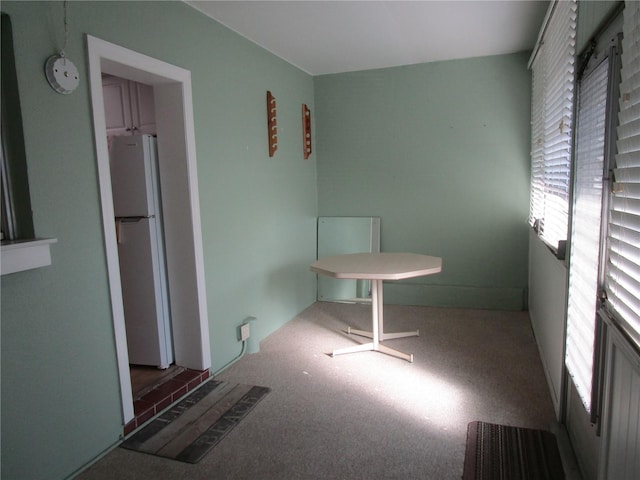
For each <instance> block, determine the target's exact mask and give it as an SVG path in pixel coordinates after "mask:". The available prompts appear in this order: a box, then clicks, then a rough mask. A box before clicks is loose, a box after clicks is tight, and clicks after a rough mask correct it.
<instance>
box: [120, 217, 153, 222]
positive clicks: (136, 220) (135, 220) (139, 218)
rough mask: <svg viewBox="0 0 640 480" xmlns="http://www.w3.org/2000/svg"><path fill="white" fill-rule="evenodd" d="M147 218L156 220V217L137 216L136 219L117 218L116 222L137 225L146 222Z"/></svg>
mask: <svg viewBox="0 0 640 480" xmlns="http://www.w3.org/2000/svg"><path fill="white" fill-rule="evenodd" d="M147 218H156V216H155V215H137V216H134V217H116V222H122V223H136V222H139V221H140V220H146V219H147Z"/></svg>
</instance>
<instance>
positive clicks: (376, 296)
mask: <svg viewBox="0 0 640 480" xmlns="http://www.w3.org/2000/svg"><path fill="white" fill-rule="evenodd" d="M383 304H384V302H383V298H382V280H372V281H371V324H372V330H373V331H372V332H371V333H369V332H362V331H361V330H358V331H356V330H351V329H349V330H348V332H349V333H351V332H353V333H357V332H361V333H364V334H365V335H364V336H366V337H369V338H371V339H372V340H373V341H372V342H371V343H364V344H362V345H356V346H353V347H346V348H340V349H337V350H334V351H333V353H332V355H331V356H335V355H342V354H344V353H355V352H366V351H375V352H381V353H386V354H387V355H391V356H394V357H398V358H402V359H403V360H407V361H408V362H411V363H413V355H412V354H407V353H403V352H399V351H398V350H394V349H393V348H389V347H387V346H386V345H381V344H380V334H381V332H383ZM416 333H417V332H416ZM383 335H384V334H383ZM390 335H398V334H390ZM401 335H402V334H401ZM404 336H407V335H404ZM394 338H397V337H394Z"/></svg>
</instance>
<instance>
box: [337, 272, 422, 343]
mask: <svg viewBox="0 0 640 480" xmlns="http://www.w3.org/2000/svg"><path fill="white" fill-rule="evenodd" d="M378 282H379V285H378V286H377V287H374V284H378ZM373 288H377V291H378V295H377V298H378V301H377V303H378V307H377V308H378V339H379V341H381V342H383V341H385V340H393V339H394V338H404V337H419V336H420V330H412V331H410V332H394V333H385V332H384V320H383V304H384V301H383V298H382V280H372V281H371V303H372V305H375V302H376V300H375V299H376V296H375V295H374V294H373ZM347 333H348V334H352V333H353V334H354V335H359V336H361V337H367V338H373V334H372V332H367V331H366V330H357V329H355V328H351V327H347Z"/></svg>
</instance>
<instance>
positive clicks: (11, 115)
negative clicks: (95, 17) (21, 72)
mask: <svg viewBox="0 0 640 480" xmlns="http://www.w3.org/2000/svg"><path fill="white" fill-rule="evenodd" d="M12 37H13V36H12V31H11V20H10V18H9V16H8V15H6V14H4V13H3V14H2V44H1V48H2V102H1V103H2V124H1V128H0V130H1V132H2V149H1V150H0V155H1V157H0V160H1V167H2V170H1V178H2V240H23V239H30V238H33V237H34V230H33V220H32V215H31V200H30V197H29V180H28V178H27V162H26V156H25V149H24V138H23V135H22V114H21V113H20V112H21V111H20V98H19V95H18V80H17V78H16V69H15V60H14V54H13V38H12Z"/></svg>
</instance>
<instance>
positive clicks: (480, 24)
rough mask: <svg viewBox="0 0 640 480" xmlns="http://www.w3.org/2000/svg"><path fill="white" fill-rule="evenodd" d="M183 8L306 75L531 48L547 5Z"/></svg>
mask: <svg viewBox="0 0 640 480" xmlns="http://www.w3.org/2000/svg"><path fill="white" fill-rule="evenodd" d="M186 3H188V4H189V5H191V6H193V7H194V8H196V9H198V10H200V11H201V12H202V13H204V14H206V15H208V16H209V17H211V18H213V19H215V20H217V21H218V22H220V23H222V24H223V25H226V26H227V27H229V28H230V29H231V30H234V31H235V32H237V33H239V34H240V35H242V36H244V37H246V38H248V39H249V40H251V41H253V42H255V43H257V44H258V45H261V46H262V47H263V48H265V49H267V50H269V51H270V52H272V53H274V54H275V55H277V56H278V57H280V58H282V59H284V60H286V61H287V62H289V63H291V64H293V65H295V66H297V67H298V68H300V69H302V70H304V71H305V72H307V73H309V74H311V75H323V74H329V73H341V72H350V71H357V70H368V69H373V68H385V67H395V66H399V65H411V64H416V63H425V62H433V61H439V60H450V59H457V58H470V57H481V56H486V55H500V54H507V53H514V52H519V51H523V50H531V49H532V48H533V46H534V44H535V42H536V39H537V37H538V31H539V30H540V26H541V24H542V21H543V19H544V16H545V13H546V10H547V5H548V2H547V1H527V0H510V1H509V0H507V1H488V0H475V1H467V0H449V1H242V0H236V1H196V0H186Z"/></svg>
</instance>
